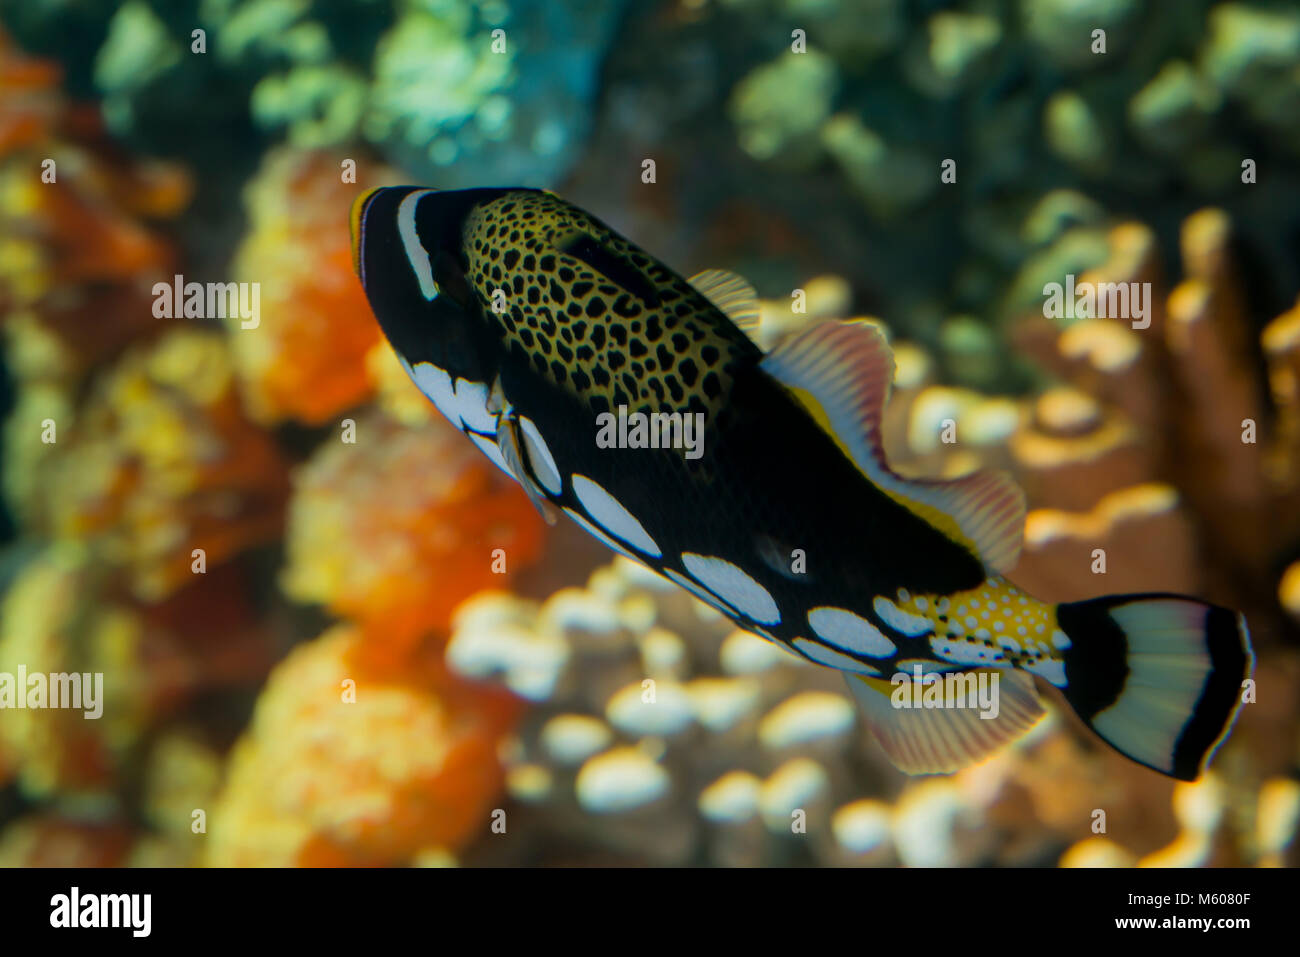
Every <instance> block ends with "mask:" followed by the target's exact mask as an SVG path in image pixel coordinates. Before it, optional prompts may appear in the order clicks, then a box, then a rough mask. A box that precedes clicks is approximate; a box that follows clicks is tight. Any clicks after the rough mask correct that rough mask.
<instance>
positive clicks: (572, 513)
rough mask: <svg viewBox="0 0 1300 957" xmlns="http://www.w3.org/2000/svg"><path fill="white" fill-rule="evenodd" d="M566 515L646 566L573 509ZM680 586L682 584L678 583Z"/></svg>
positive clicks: (630, 551)
mask: <svg viewBox="0 0 1300 957" xmlns="http://www.w3.org/2000/svg"><path fill="white" fill-rule="evenodd" d="M564 514H566V515H568V516H569V518H571V519H573V520H574V521H575V522H577V523H578V524H579V525H580V526H581V527H582V529H583V530H584V531H585V532H586V533H587V534H588V535H590V536H591V537H592V538H595V539H597V540H599V541H601V542H603V543H604V544H606V545H608V546H609V547H610V548H612V549H614V551H616V552H618V553H619V554H620V555H626V556H627V557H628V558H631V559H634V560H636V561H638V562H642V564H644V562H643V560H642V558H641V556H640V555H637V554H635V553H633V552H632V550H631V549H629V548H626V547H624V546H623V545H622V544H621V543H620V542H617V541H615V540H614V539H613V538H611V537H610V536H608V535H606V534H605V533H604V532H603V531H601V529H599V528H597V527H596V526H595V525H593V524H591V522H589V521H587V520H586V519H585V518H583V517H582V516H581V515H579V514H578V513H577V512H575V511H574V510H573V509H571V508H566V509H565V510H564ZM678 584H681V583H680V582H678Z"/></svg>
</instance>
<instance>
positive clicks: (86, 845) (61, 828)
mask: <svg viewBox="0 0 1300 957" xmlns="http://www.w3.org/2000/svg"><path fill="white" fill-rule="evenodd" d="M130 847H131V832H130V831H129V830H128V829H127V828H126V827H125V826H124V825H122V824H92V823H82V822H78V821H70V820H66V819H63V818H60V817H58V816H56V815H53V814H32V815H28V816H27V817H24V818H22V819H20V820H18V821H16V822H15V823H13V824H11V825H10V826H9V827H7V828H6V829H5V831H4V836H3V838H2V839H0V867H121V866H122V865H123V864H124V863H126V859H127V854H128V852H129V850H130Z"/></svg>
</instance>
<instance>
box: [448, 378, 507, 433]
mask: <svg viewBox="0 0 1300 957" xmlns="http://www.w3.org/2000/svg"><path fill="white" fill-rule="evenodd" d="M487 398H488V388H487V386H486V385H484V384H483V383H482V382H471V381H470V380H469V379H457V380H456V411H457V413H459V415H460V419H461V421H462V422H464V423H465V424H466V425H467V426H469V427H470V428H471V429H473V430H474V431H475V432H495V431H496V430H497V417H496V416H495V415H493V414H492V413H491V412H489V411H488V410H487Z"/></svg>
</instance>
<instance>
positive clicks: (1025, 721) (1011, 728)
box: [844, 668, 1046, 774]
mask: <svg viewBox="0 0 1300 957" xmlns="http://www.w3.org/2000/svg"><path fill="white" fill-rule="evenodd" d="M955 674H961V675H975V676H976V678H977V680H979V676H980V675H981V674H983V675H996V676H997V677H998V688H997V694H996V696H995V698H994V700H995V701H996V702H997V707H998V712H997V716H996V717H993V718H982V717H980V709H979V708H977V707H966V708H955V707H944V708H896V707H894V705H893V703H892V700H891V698H892V696H893V693H894V691H895V688H894V686H893V685H892V684H891V683H890V682H889V680H888V679H882V678H869V677H866V676H864V675H856V674H848V673H846V674H845V675H844V680H845V681H846V682H847V683H848V686H849V690H850V691H851V692H852V693H853V697H854V698H855V699H857V702H858V704H859V706H861V708H862V712H863V715H864V716H865V717H866V720H867V725H868V727H870V729H871V733H872V735H873V736H874V737H875V739H876V741H877V743H879V745H880V746H881V748H883V749H884V751H885V753H886V754H887V755H889V760H890V761H892V762H893V763H894V766H895V767H897V768H898V769H899V770H900V771H906V772H907V773H908V774H948V773H951V772H953V771H959V770H961V769H962V768H964V767H967V766H969V765H971V764H974V763H976V762H978V761H981V760H983V759H984V758H986V757H987V756H988V755H989V754H991V753H992V752H994V751H996V750H997V749H998V748H1000V747H1002V746H1003V745H1005V744H1008V743H1010V742H1011V741H1014V740H1015V739H1016V738H1018V737H1020V736H1021V735H1022V734H1024V733H1025V732H1026V731H1028V730H1029V729H1030V728H1032V727H1033V726H1034V725H1035V724H1036V723H1037V722H1038V720H1039V719H1040V718H1041V717H1042V716H1043V715H1044V714H1045V713H1046V712H1045V711H1044V710H1043V706H1042V704H1041V703H1040V702H1039V700H1038V693H1037V692H1036V691H1035V690H1034V680H1033V678H1031V677H1030V676H1029V675H1026V674H1023V673H1020V672H1015V671H1003V670H1000V669H993V668H977V669H973V670H970V671H964V672H955ZM985 680H988V679H985Z"/></svg>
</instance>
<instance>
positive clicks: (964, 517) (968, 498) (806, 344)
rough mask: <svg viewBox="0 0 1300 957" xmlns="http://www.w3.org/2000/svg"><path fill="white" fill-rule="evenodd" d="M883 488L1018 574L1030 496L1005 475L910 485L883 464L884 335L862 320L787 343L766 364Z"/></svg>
mask: <svg viewBox="0 0 1300 957" xmlns="http://www.w3.org/2000/svg"><path fill="white" fill-rule="evenodd" d="M762 368H763V369H765V370H766V371H767V372H768V373H769V374H770V375H772V376H773V377H774V378H775V379H777V380H778V381H780V382H782V383H784V384H785V385H786V386H788V387H790V388H791V389H792V390H793V391H794V393H795V396H796V397H797V398H798V399H799V400H800V401H801V402H802V403H803V404H804V405H805V406H806V407H807V408H808V410H809V411H810V412H811V413H812V415H813V417H814V418H815V419H816V420H817V421H818V423H819V424H820V425H821V426H822V428H824V429H825V430H826V431H827V432H828V433H829V434H830V435H831V437H832V438H834V439H835V440H836V442H838V443H839V445H840V447H841V448H842V449H844V451H845V453H846V454H848V456H849V458H851V459H852V460H853V462H854V463H855V464H856V465H857V466H858V468H859V469H861V471H862V472H863V474H865V475H866V476H867V478H869V479H870V480H871V481H872V482H873V483H875V485H876V486H877V487H879V488H880V489H881V490H882V491H884V492H885V493H886V494H888V495H890V496H891V497H892V498H894V499H895V500H897V501H900V502H902V504H904V505H906V506H907V507H909V508H910V509H912V511H913V512H915V513H916V514H917V515H919V516H920V517H922V518H923V519H925V520H926V521H927V522H929V523H930V524H931V525H933V526H935V527H936V528H938V529H939V530H940V531H942V532H944V533H945V534H947V535H948V536H949V537H951V538H954V539H955V540H956V541H958V542H959V543H961V544H963V545H965V546H966V547H967V548H969V549H971V550H972V551H973V552H974V553H975V555H976V557H978V558H979V559H980V560H981V561H983V562H984V564H985V565H987V566H988V567H989V568H992V569H994V570H995V571H999V572H1005V571H1008V570H1010V569H1011V568H1013V567H1014V566H1015V564H1016V561H1017V560H1018V559H1019V557H1020V543H1021V539H1022V537H1023V533H1024V523H1025V496H1024V493H1023V492H1022V491H1021V490H1020V487H1019V486H1018V485H1016V483H1015V482H1014V481H1013V480H1012V478H1011V477H1010V476H1009V475H1007V474H1006V473H1005V472H993V471H980V472H976V473H974V474H972V475H967V476H964V477H963V478H959V479H954V480H942V479H906V478H903V477H902V476H900V475H897V474H896V473H895V472H894V471H893V470H891V469H890V468H889V465H888V464H887V463H886V461H885V452H884V448H883V446H882V444H881V425H880V424H881V419H882V417H883V415H884V410H885V402H886V400H887V399H888V398H889V389H890V386H891V385H892V383H893V379H894V356H893V353H892V352H891V351H890V348H889V344H888V342H886V341H885V336H884V333H883V332H882V331H881V330H880V328H879V327H878V326H876V325H875V324H874V323H870V322H863V321H849V322H822V323H818V324H816V325H814V326H810V327H808V328H807V329H804V330H801V331H800V332H798V333H796V334H794V335H792V336H789V337H788V338H786V339H785V340H783V341H782V342H781V344H780V346H779V347H778V348H777V349H776V351H774V352H772V353H771V354H770V355H768V356H766V357H765V358H764V359H763V361H762Z"/></svg>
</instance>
